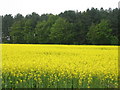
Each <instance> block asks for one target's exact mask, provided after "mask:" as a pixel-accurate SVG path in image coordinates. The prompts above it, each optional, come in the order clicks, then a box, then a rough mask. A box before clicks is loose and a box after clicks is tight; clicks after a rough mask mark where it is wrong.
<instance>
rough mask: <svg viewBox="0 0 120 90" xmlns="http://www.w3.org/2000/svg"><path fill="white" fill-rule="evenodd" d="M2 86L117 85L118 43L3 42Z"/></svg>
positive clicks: (112, 86) (81, 86)
mask: <svg viewBox="0 0 120 90" xmlns="http://www.w3.org/2000/svg"><path fill="white" fill-rule="evenodd" d="M2 87H3V88H117V87H118V46H94V45H93V46H88V45H32V44H31V45H30V44H28V45H27V44H2Z"/></svg>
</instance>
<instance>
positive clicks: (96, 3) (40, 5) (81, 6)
mask: <svg viewBox="0 0 120 90" xmlns="http://www.w3.org/2000/svg"><path fill="white" fill-rule="evenodd" d="M119 1H120V0H1V2H0V15H5V14H12V15H13V16H14V15H16V14H17V13H20V14H22V15H24V16H25V15H27V14H31V13H32V12H36V13H38V14H39V15H41V14H46V13H48V14H49V13H52V14H59V13H61V12H64V11H65V10H75V11H76V10H78V11H85V10H86V9H88V8H91V7H94V8H98V9H100V8H101V7H103V8H104V9H108V8H112V9H114V8H117V7H118V2H119Z"/></svg>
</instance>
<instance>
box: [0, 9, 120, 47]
mask: <svg viewBox="0 0 120 90" xmlns="http://www.w3.org/2000/svg"><path fill="white" fill-rule="evenodd" d="M119 14H120V10H119V9H118V8H115V9H113V10H112V9H108V10H107V9H106V10H104V9H103V8H101V9H100V10H98V9H97V8H91V9H87V10H86V11H84V12H81V11H80V12H78V11H72V10H68V11H65V12H62V13H60V14H58V15H53V14H42V15H39V14H37V13H35V12H33V13H32V14H28V15H26V16H23V15H22V14H19V13H18V14H17V15H15V16H14V17H13V16H12V15H11V14H8V15H7V14H6V15H4V16H2V23H3V24H2V42H3V43H18V44H23V43H24V44H43V43H45V44H80V45H82V44H93V45H104V44H107V45H118V43H119V42H120V39H119V37H120V35H119V34H118V33H119V32H118V31H119V26H120V25H119V20H120V19H119Z"/></svg>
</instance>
